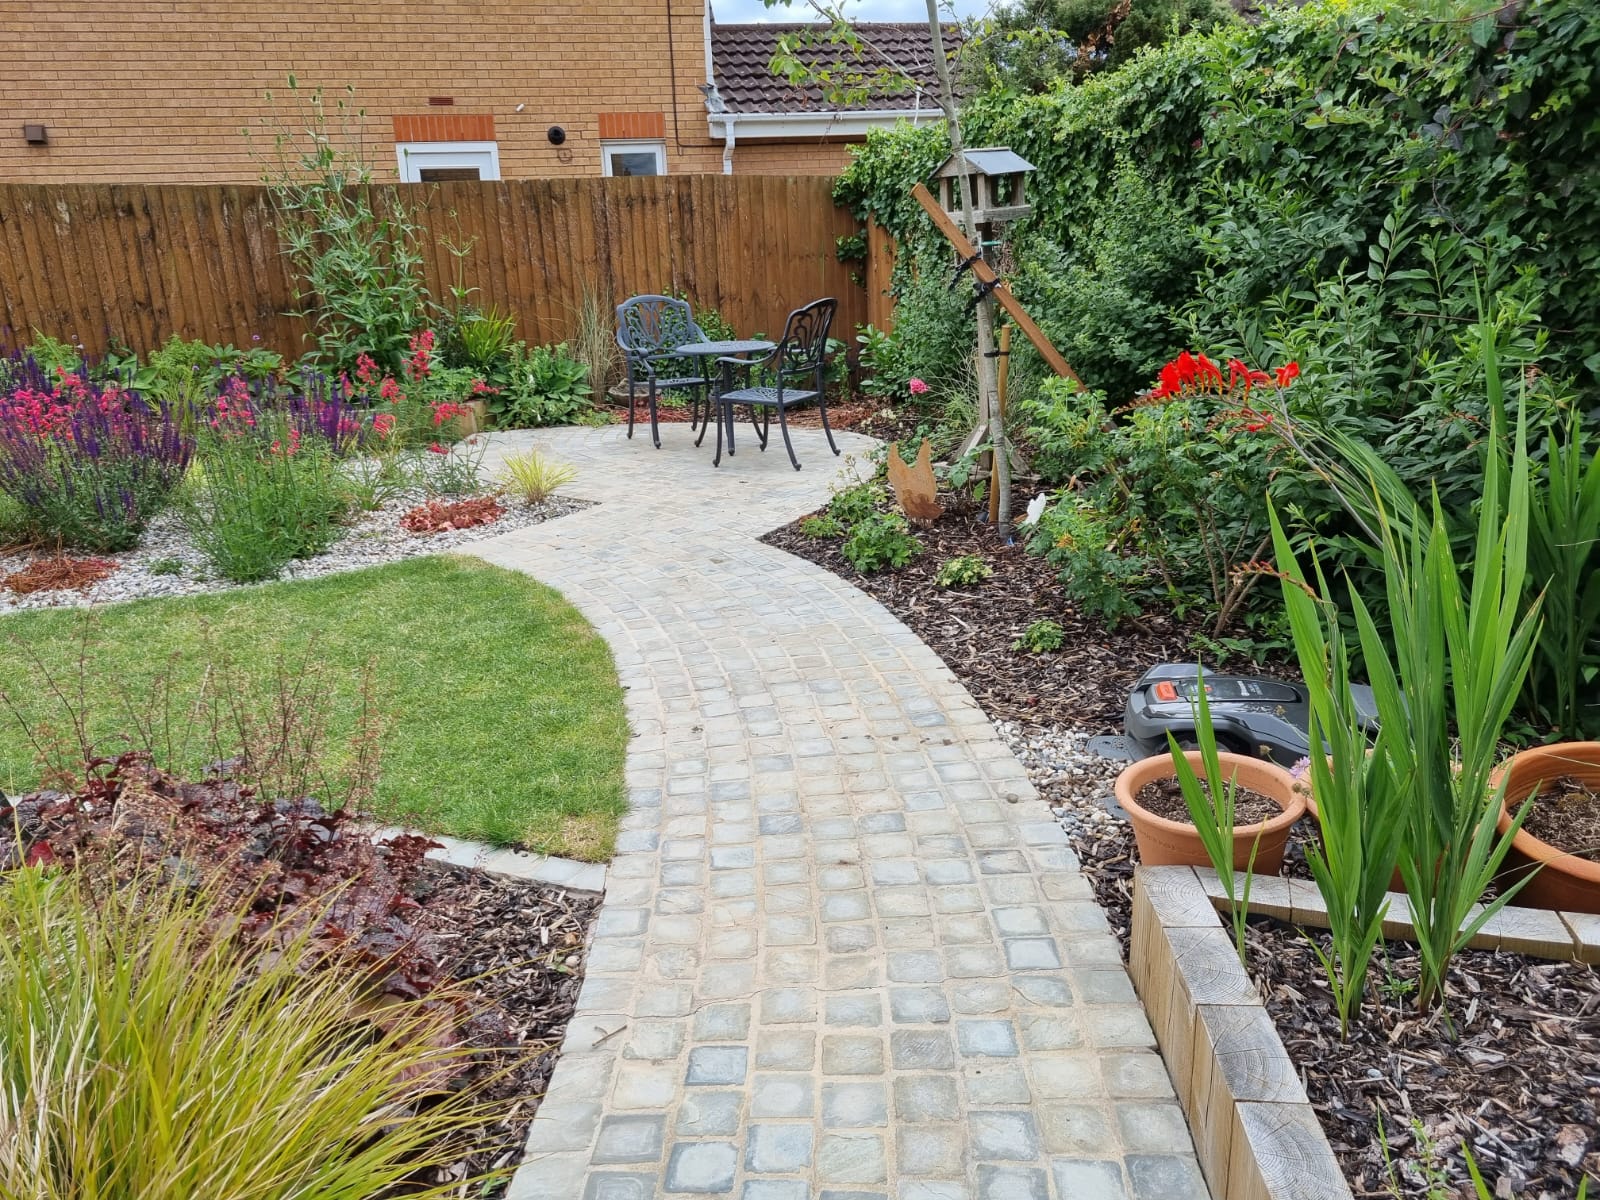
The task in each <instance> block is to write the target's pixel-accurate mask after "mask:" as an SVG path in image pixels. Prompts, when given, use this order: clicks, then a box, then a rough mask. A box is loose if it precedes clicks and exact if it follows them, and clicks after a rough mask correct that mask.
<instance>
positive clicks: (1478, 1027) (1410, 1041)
mask: <svg viewBox="0 0 1600 1200" xmlns="http://www.w3.org/2000/svg"><path fill="white" fill-rule="evenodd" d="M953 507H955V508H956V509H957V510H958V511H957V513H956V515H954V516H946V517H945V518H944V519H943V520H941V521H939V522H938V523H937V524H935V525H934V526H932V527H931V528H929V529H926V530H921V531H918V536H919V537H920V538H921V539H922V540H923V542H924V544H925V552H924V553H923V554H922V555H920V556H919V557H917V558H915V559H913V560H912V561H911V563H910V565H908V566H907V567H906V568H905V569H903V570H901V571H898V572H894V573H883V574H874V575H866V576H863V575H860V574H859V573H858V572H857V571H856V569H855V568H854V567H853V566H852V565H851V564H850V563H849V562H847V561H846V559H845V558H844V555H843V553H842V550H841V548H840V543H839V542H838V541H836V540H827V539H819V538H816V537H808V536H806V535H805V534H804V533H802V532H801V525H802V522H796V523H795V524H793V525H790V526H787V527H785V528H784V529H781V530H778V531H775V532H774V533H773V534H771V535H769V536H768V538H767V540H768V541H769V542H770V543H771V544H774V545H777V546H779V547H781V548H783V549H786V550H788V551H790V552H791V553H796V554H799V555H801V556H803V557H806V558H808V559H810V560H811V561H813V562H816V563H818V564H819V565H821V566H823V567H825V568H827V569H829V570H832V571H834V572H835V573H837V574H839V575H841V576H842V577H844V578H847V579H849V580H850V581H851V582H852V583H854V584H856V585H857V586H860V587H862V588H864V589H865V590H866V591H868V592H869V593H870V594H872V595H873V596H874V597H876V598H877V599H878V600H879V601H881V602H882V603H883V604H884V605H885V606H886V607H888V608H889V609H890V610H891V611H892V612H894V613H895V614H896V615H897V616H898V617H900V619H902V620H903V621H905V622H906V623H907V624H908V625H909V626H910V627H911V628H912V629H913V630H914V631H915V632H917V633H918V634H919V636H921V637H922V638H923V639H924V640H925V641H927V642H928V643H929V644H930V645H932V646H933V647H934V648H935V649H936V650H937V651H938V652H939V653H940V654H941V655H942V656H943V657H944V659H945V661H946V662H947V663H948V664H949V666H950V667H951V669H952V670H953V671H954V672H955V673H956V675H957V676H958V677H960V678H961V680H962V682H963V683H964V684H965V685H966V686H967V687H968V688H969V690H971V692H972V693H973V695H974V696H975V697H976V698H977V700H978V702H979V703H980V705H982V706H983V708H984V710H985V711H986V712H987V713H988V714H989V715H990V716H991V717H992V718H993V719H995V721H996V724H997V727H998V729H999V730H1000V732H1001V734H1002V735H1003V736H1004V737H1005V738H1006V740H1007V741H1008V743H1009V744H1010V745H1011V747H1012V749H1013V751H1014V752H1015V753H1016V754H1017V755H1018V757H1019V758H1020V759H1021V760H1022V761H1023V763H1024V765H1025V766H1026V767H1027V769H1028V772H1029V776H1030V778H1031V779H1032V781H1033V782H1034V784H1035V785H1036V786H1037V787H1038V789H1039V791H1040V793H1041V795H1042V797H1043V798H1044V800H1045V801H1046V802H1047V803H1049V804H1050V805H1051V806H1052V809H1053V810H1054V812H1055V814H1056V816H1057V819H1058V820H1060V822H1061V824H1062V825H1063V827H1064V829H1065V830H1066V832H1067V834H1068V837H1069V840H1070V841H1071V844H1072V847H1073V850H1074V852H1075V853H1076V854H1077V855H1078V857H1079V859H1080V861H1081V862H1082V864H1083V869H1084V872H1085V874H1086V876H1087V877H1088V879H1089V880H1090V883H1091V884H1092V886H1093V887H1094V889H1095V894H1096V898H1097V899H1098V900H1099V901H1100V903H1101V905H1102V906H1103V907H1104V908H1105V909H1106V911H1107V915H1108V918H1109V920H1110V923H1111V925H1112V927H1113V929H1114V930H1115V931H1116V932H1117V934H1118V936H1119V938H1120V939H1121V940H1122V944H1123V947H1124V951H1125V952H1126V949H1127V946H1128V939H1129V935H1130V930H1131V921H1132V888H1131V885H1132V876H1133V870H1134V866H1135V863H1136V861H1137V859H1136V856H1135V851H1134V846H1133V837H1132V833H1131V830H1130V828H1129V826H1128V825H1127V823H1126V821H1124V820H1122V819H1120V818H1119V817H1117V816H1115V815H1114V814H1113V813H1112V812H1111V811H1110V808H1111V806H1110V804H1109V799H1110V793H1111V783H1112V780H1113V779H1114V778H1115V776H1116V775H1117V773H1118V772H1119V771H1120V769H1121V767H1122V766H1123V765H1124V764H1122V763H1120V762H1116V761H1112V760H1109V759H1106V758H1102V757H1100V756H1099V755H1097V754H1094V753H1093V752H1091V751H1089V750H1088V748H1087V742H1088V739H1089V738H1090V737H1091V736H1093V735H1095V734H1101V733H1107V732H1111V731H1114V730H1116V729H1118V728H1119V727H1120V718H1121V712H1122V704H1123V700H1124V699H1125V696H1126V692H1127V689H1128V687H1129V686H1131V684H1132V683H1133V681H1134V680H1135V679H1136V678H1137V676H1138V675H1139V674H1140V673H1141V672H1142V671H1143V670H1144V669H1145V668H1147V667H1148V666H1150V665H1152V664H1154V663H1157V662H1161V661H1169V660H1176V661H1182V660H1183V659H1184V658H1185V657H1187V656H1188V655H1189V654H1190V653H1192V652H1191V651H1190V649H1189V646H1188V638H1189V635H1190V634H1191V633H1192V632H1193V627H1192V626H1186V625H1184V624H1182V623H1180V622H1176V621H1174V620H1172V619H1171V618H1169V617H1147V618H1144V619H1142V620H1140V621H1138V622H1129V623H1126V624H1125V625H1124V626H1123V627H1121V628H1119V629H1118V630H1116V631H1114V632H1108V631H1106V630H1105V629H1104V627H1103V626H1102V625H1101V624H1100V623H1099V622H1098V621H1095V620H1092V619H1089V618H1086V617H1085V616H1084V615H1083V614H1082V613H1080V612H1078V611H1076V610H1075V609H1074V608H1073V607H1072V606H1071V605H1070V604H1069V603H1068V602H1067V601H1066V599H1065V597H1064V596H1063V594H1062V593H1061V591H1060V590H1059V588H1058V587H1057V586H1056V581H1055V578H1054V572H1053V571H1051V570H1050V569H1049V568H1048V566H1046V564H1044V563H1043V562H1042V561H1041V560H1040V559H1038V558H1032V557H1029V556H1027V555H1025V554H1024V553H1023V552H1022V551H1021V550H1020V549H1019V548H1017V547H999V546H996V545H995V544H994V541H993V538H992V535H991V534H990V532H989V531H988V529H987V528H986V527H985V526H984V525H983V524H982V522H981V521H980V520H978V519H977V517H976V515H975V514H972V513H971V512H970V511H969V512H967V513H961V512H960V511H959V508H960V506H959V505H958V504H955V505H953ZM1019 507H1020V503H1019ZM967 554H977V555H981V556H982V558H983V560H984V561H985V562H986V563H987V564H988V565H989V566H991V567H992V568H993V569H994V575H993V576H992V577H991V578H990V579H988V580H986V581H983V582H981V583H978V584H976V585H973V586H970V587H967V588H959V589H957V588H952V589H941V588H939V587H938V586H937V585H936V583H935V578H936V576H937V573H938V570H939V567H940V564H941V562H943V561H948V560H949V559H950V558H951V557H953V556H960V555H967ZM1046 619H1048V620H1052V621H1055V622H1056V623H1057V624H1058V625H1059V626H1060V627H1061V634H1062V636H1061V638H1060V645H1061V647H1062V649H1061V650H1060V651H1059V652H1052V653H1033V652H1030V651H1029V650H1027V649H1024V648H1023V647H1022V646H1021V645H1019V644H1017V643H1020V642H1022V641H1023V637H1024V635H1025V633H1026V632H1027V631H1028V629H1029V628H1030V627H1031V626H1032V625H1033V624H1034V623H1036V622H1039V621H1041V620H1046ZM1281 666H1282V661H1281V659H1280V660H1279V662H1278V663H1277V664H1275V665H1274V664H1269V673H1271V672H1272V671H1273V670H1275V669H1278V668H1281ZM1312 831H1313V827H1312V826H1311V823H1310V822H1309V820H1307V821H1302V822H1301V823H1300V824H1299V825H1298V826H1297V827H1296V830H1295V835H1294V836H1293V837H1292V839H1291V843H1290V847H1289V855H1288V861H1287V864H1286V867H1285V870H1286V872H1287V873H1288V874H1289V875H1291V876H1298V877H1299V878H1301V879H1304V878H1307V877H1308V872H1307V870H1306V866H1305V857H1304V846H1305V839H1306V837H1308V836H1310V834H1311V833H1312ZM1220 932H1221V930H1220V928H1219V933H1220ZM1248 943H1249V948H1250V955H1249V961H1250V963H1251V971H1252V973H1253V974H1254V975H1255V977H1256V979H1257V980H1258V982H1259V984H1260V988H1261V991H1262V993H1263V995H1264V997H1265V998H1266V1002H1267V1006H1268V1009H1269V1011H1270V1012H1271V1014H1272V1016H1273V1018H1274V1021H1275V1022H1276V1023H1277V1028H1278V1030H1279V1033H1280V1035H1281V1036H1282V1038H1283V1040H1284V1042H1285V1043H1286V1045H1287V1046H1288V1047H1289V1052H1290V1054H1291V1055H1292V1057H1293V1059H1294V1063H1295V1068H1296V1070H1297V1071H1298V1072H1301V1073H1302V1074H1303V1076H1304V1081H1305V1088H1306V1090H1307V1092H1308V1094H1309V1097H1310V1102H1311V1104H1312V1106H1313V1107H1314V1108H1315V1110H1316V1112H1317V1114H1318V1117H1319V1118H1320V1120H1321V1121H1322V1125H1323V1128H1324V1130H1325V1131H1326V1132H1327V1134H1328V1136H1329V1139H1330V1141H1331V1142H1332V1144H1333V1148H1334V1151H1335V1153H1336V1155H1337V1157H1338V1159H1339V1162H1340V1165H1341V1166H1342V1168H1343V1170H1344V1172H1345V1176H1346V1178H1347V1179H1348V1180H1349V1181H1350V1183H1351V1184H1352V1186H1353V1188H1354V1190H1355V1191H1356V1193H1357V1194H1358V1195H1361V1194H1391V1193H1390V1192H1389V1191H1388V1189H1389V1187H1390V1186H1391V1177H1390V1175H1389V1172H1388V1169H1387V1168H1386V1167H1385V1166H1384V1162H1383V1157H1382V1154H1383V1152H1382V1149H1381V1143H1380V1142H1379V1141H1378V1139H1377V1128H1378V1121H1379V1117H1380V1114H1381V1115H1382V1120H1383V1125H1384V1136H1385V1137H1387V1138H1388V1139H1389V1143H1390V1146H1391V1148H1392V1155H1393V1158H1394V1160H1395V1162H1396V1168H1395V1172H1396V1174H1395V1176H1394V1187H1395V1188H1397V1189H1398V1193H1399V1194H1400V1195H1403V1196H1407V1197H1411V1196H1416V1197H1427V1198H1429V1200H1432V1198H1433V1197H1435V1196H1438V1195H1443V1194H1450V1195H1455V1194H1459V1189H1460V1188H1462V1187H1465V1186H1470V1184H1469V1180H1468V1176H1467V1173H1466V1167H1465V1160H1464V1158H1463V1157H1462V1156H1461V1153H1460V1146H1461V1145H1462V1143H1463V1141H1465V1142H1466V1143H1467V1144H1469V1145H1470V1146H1471V1147H1472V1150H1473V1153H1474V1156H1475V1158H1476V1160H1477V1162H1478V1164H1479V1166H1480V1167H1481V1168H1482V1169H1483V1171H1484V1173H1485V1175H1486V1177H1487V1178H1488V1181H1489V1185H1490V1187H1491V1188H1493V1187H1495V1186H1503V1187H1504V1188H1506V1189H1509V1190H1508V1191H1507V1192H1505V1193H1504V1194H1508V1195H1515V1196H1519V1197H1520V1196H1523V1195H1525V1194H1526V1195H1533V1196H1538V1195H1540V1194H1541V1192H1540V1189H1544V1190H1545V1191H1547V1192H1548V1193H1549V1194H1550V1195H1551V1196H1553V1197H1559V1198H1561V1200H1568V1198H1570V1197H1571V1196H1572V1194H1573V1190H1574V1189H1575V1187H1576V1181H1577V1179H1578V1177H1579V1175H1580V1174H1581V1173H1582V1171H1585V1170H1587V1171H1591V1172H1593V1171H1596V1170H1600V1142H1597V1141H1596V1140H1595V1139H1594V1137H1593V1131H1594V1130H1595V1129H1596V1128H1597V1127H1600V1119H1597V1115H1596V1106H1597V1105H1600V1069H1597V1066H1596V1056H1597V1054H1600V1029H1597V1026H1596V1024H1595V1021H1596V1017H1595V1014H1596V1013H1600V974H1597V971H1596V968H1595V967H1593V966H1590V965H1587V964H1584V963H1576V962H1566V963H1552V962H1541V961H1537V960H1530V959H1528V958H1526V957H1524V956H1522V955H1520V954H1516V953H1512V952H1509V951H1504V950H1475V949H1472V950H1466V951H1463V952H1461V953H1460V954H1458V955H1457V956H1456V957H1455V959H1454V960H1453V962H1452V964H1451V966H1450V968H1449V971H1448V973H1447V976H1446V991H1447V995H1448V997H1449V998H1450V1001H1451V1006H1452V1007H1451V1010H1450V1017H1451V1019H1453V1020H1454V1022H1455V1024H1456V1031H1455V1034H1454V1035H1452V1034H1451V1033H1450V1031H1449V1030H1448V1029H1447V1028H1446V1025H1445V1023H1444V1018H1443V1017H1442V1016H1441V1014H1440V1013H1438V1012H1437V1011H1435V1012H1434V1013H1433V1014H1431V1015H1423V1014H1419V1013H1417V1012H1416V1011H1415V1009H1414V989H1415V981H1416V977H1417V962H1416V957H1417V956H1416V953H1415V951H1414V949H1412V948H1410V947H1408V946H1406V945H1405V944H1403V943H1394V944H1391V945H1389V946H1388V947H1387V948H1386V949H1385V950H1384V953H1383V957H1382V958H1381V959H1380V964H1379V966H1378V967H1377V968H1376V970H1377V972H1378V975H1379V981H1378V982H1376V983H1375V985H1374V987H1375V989H1376V994H1377V1003H1369V1004H1368V1005H1367V1006H1365V1008H1364V1009H1363V1014H1364V1015H1363V1019H1362V1021H1361V1022H1359V1023H1357V1025H1356V1026H1354V1027H1353V1030H1352V1033H1351V1036H1350V1039H1349V1040H1348V1041H1346V1042H1342V1043H1341V1042H1340V1041H1339V1029H1338V1021H1337V1017H1336V1016H1334V1015H1332V1009H1331V1005H1330V1004H1329V993H1328V988H1327V984H1326V982H1325V980H1324V979H1323V976H1322V971H1321V968H1320V966H1319V965H1318V964H1317V962H1316V959H1315V956H1314V954H1313V953H1312V951H1311V948H1310V945H1311V944H1310V942H1309V941H1307V939H1306V938H1305V937H1304V936H1302V935H1301V934H1300V933H1298V932H1297V931H1296V930H1295V929H1294V928H1293V927H1292V926H1289V925H1286V924H1281V923H1275V922H1270V921H1268V920H1265V919H1262V920H1252V922H1251V924H1250V929H1249V931H1248ZM1223 949H1224V951H1225V952H1228V953H1231V949H1230V948H1229V947H1228V946H1227V939H1226V937H1223ZM1233 961H1234V964H1235V966H1236V967H1237V960H1236V959H1234V960H1233ZM1553 1064H1554V1070H1552V1065H1553ZM1556 1075H1559V1078H1553V1076H1556ZM1568 1114H1571V1115H1568ZM1414 1121H1415V1122H1416V1123H1417V1124H1416V1125H1414V1124H1413V1122H1414ZM1418 1126H1420V1128H1421V1130H1422V1133H1421V1134H1418V1132H1417V1127H1418ZM1575 1130H1576V1131H1577V1132H1575ZM1579 1132H1581V1133H1584V1134H1587V1135H1589V1136H1586V1137H1583V1138H1581V1139H1580V1138H1579V1136H1578V1134H1579ZM1501 1179H1504V1180H1505V1183H1504V1184H1503V1185H1500V1184H1499V1181H1500V1180H1501ZM1430 1188H1434V1189H1435V1190H1433V1191H1430V1190H1429V1189H1430ZM1446 1189H1448V1190H1446Z"/></svg>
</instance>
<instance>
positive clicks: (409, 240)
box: [264, 75, 428, 375]
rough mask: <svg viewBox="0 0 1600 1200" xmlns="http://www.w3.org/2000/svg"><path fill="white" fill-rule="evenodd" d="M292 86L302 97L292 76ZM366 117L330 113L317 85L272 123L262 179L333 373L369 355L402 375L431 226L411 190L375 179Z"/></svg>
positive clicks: (420, 316) (422, 291) (342, 108)
mask: <svg viewBox="0 0 1600 1200" xmlns="http://www.w3.org/2000/svg"><path fill="white" fill-rule="evenodd" d="M289 91H290V94H291V95H292V96H294V97H296V98H299V97H300V96H301V92H300V88H299V83H298V81H297V80H296V79H295V77H294V76H292V75H291V76H290V77H289ZM268 98H269V99H270V98H271V96H270V93H269V95H268ZM364 116H365V114H364V112H358V111H353V110H352V109H351V108H350V107H349V105H348V103H347V102H346V101H345V100H344V99H339V100H336V101H335V102H334V106H333V110H332V112H330V111H329V109H328V105H327V101H326V98H325V97H324V95H323V92H322V89H321V88H316V89H314V90H313V91H312V92H310V93H309V95H306V96H305V107H304V112H303V113H302V114H297V115H295V116H293V117H291V118H289V119H288V120H287V121H279V122H278V123H277V124H276V125H274V126H273V127H272V128H271V130H270V132H271V134H272V141H273V147H272V152H271V156H270V157H266V158H264V167H265V181H266V184H267V187H268V188H269V190H270V191H271V193H272V200H273V208H274V211H275V213H276V215H277V222H276V224H277V232H278V242H279V245H280V247H281V248H282V251H283V254H284V257H285V258H286V259H287V260H288V262H289V266H290V270H291V273H292V276H293V280H294V287H295V300H296V302H297V303H300V304H303V305H304V307H303V308H302V309H301V310H300V315H302V316H304V317H305V319H306V321H307V322H308V323H309V324H310V326H311V331H312V336H313V337H314V338H315V340H316V343H317V358H318V360H319V361H320V362H321V364H322V365H323V366H325V367H326V368H328V369H329V370H331V371H333V372H335V373H339V372H343V373H345V374H352V373H353V372H354V371H355V368H356V360H357V358H358V357H359V356H360V355H361V354H366V355H368V356H370V357H371V358H372V359H374V360H375V361H376V362H377V363H378V364H379V366H380V367H381V368H382V369H383V370H385V371H387V372H388V373H390V374H396V375H397V374H399V373H400V371H401V368H402V365H403V362H404V359H405V354H406V344H407V342H408V341H409V340H410V339H411V337H412V335H413V334H414V333H416V331H417V330H418V329H420V328H421V327H422V325H423V321H424V316H425V313H426V309H427V302H428V290H427V285H426V283H425V282H424V280H423V277H422V250H421V242H422V235H423V232H424V231H423V229H422V226H421V225H420V224H419V222H418V219H417V207H416V204H415V203H414V202H413V201H412V200H410V199H407V196H408V194H409V193H407V192H406V191H405V190H404V189H399V190H397V189H394V188H390V189H387V190H383V191H380V190H377V189H375V188H373V187H371V186H369V185H370V184H371V183H372V174H373V173H372V168H371V166H370V164H369V163H368V162H367V161H366V159H365V158H364V157H363V151H362V147H364V146H365V145H367V144H368V142H367V141H365V140H364V139H363V138H362V137H361V136H360V134H361V130H360V123H361V121H362V119H363V118H364Z"/></svg>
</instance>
